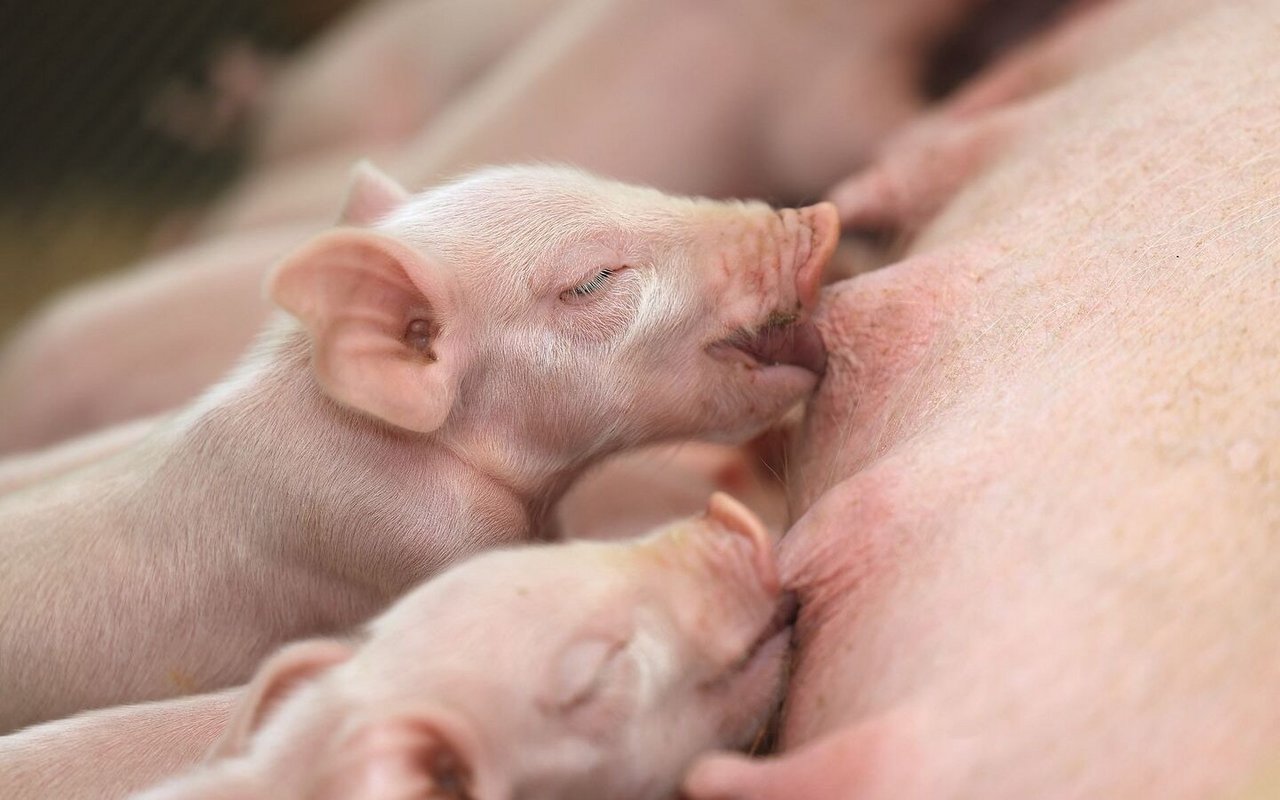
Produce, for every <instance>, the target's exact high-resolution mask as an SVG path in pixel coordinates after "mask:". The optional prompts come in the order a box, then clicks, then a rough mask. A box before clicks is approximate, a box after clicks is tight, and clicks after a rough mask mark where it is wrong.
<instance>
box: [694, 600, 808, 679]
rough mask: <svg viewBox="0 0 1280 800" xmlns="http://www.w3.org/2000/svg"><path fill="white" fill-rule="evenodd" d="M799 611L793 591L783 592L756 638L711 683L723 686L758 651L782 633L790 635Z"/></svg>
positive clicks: (746, 664)
mask: <svg viewBox="0 0 1280 800" xmlns="http://www.w3.org/2000/svg"><path fill="white" fill-rule="evenodd" d="M799 612H800V604H799V603H798V602H797V601H796V596H795V593H794V592H784V593H783V594H782V596H781V597H780V598H779V599H778V603H777V605H776V606H775V607H774V610H773V615H772V616H771V617H769V619H768V621H767V622H765V624H764V626H763V627H761V629H760V632H759V633H758V634H756V638H755V639H753V640H752V641H751V644H750V645H749V646H748V647H747V649H746V650H745V651H743V653H742V655H741V656H739V657H738V658H737V659H735V660H734V662H733V663H732V664H730V665H729V666H728V667H727V668H726V669H725V670H724V672H722V673H720V674H719V675H717V676H716V677H715V679H714V680H713V681H711V683H712V684H714V685H717V686H723V685H725V684H727V683H729V682H730V681H732V680H733V679H734V678H735V677H737V676H738V675H740V674H742V673H744V672H746V671H747V669H748V668H749V667H750V666H751V665H752V663H754V662H755V660H756V658H757V656H759V655H760V652H761V651H762V650H764V649H765V647H766V646H767V645H769V644H770V643H771V642H772V641H773V640H774V639H776V638H778V637H779V636H783V635H790V630H791V626H792V625H794V624H795V622H796V616H797V615H798V614H799Z"/></svg>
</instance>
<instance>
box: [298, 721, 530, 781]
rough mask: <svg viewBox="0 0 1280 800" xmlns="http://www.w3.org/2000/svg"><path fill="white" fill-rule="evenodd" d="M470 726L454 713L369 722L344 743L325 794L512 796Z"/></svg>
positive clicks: (332, 768) (328, 774)
mask: <svg viewBox="0 0 1280 800" xmlns="http://www.w3.org/2000/svg"><path fill="white" fill-rule="evenodd" d="M491 762H492V759H489V758H486V756H485V754H484V752H483V751H482V749H481V748H480V745H479V743H478V741H477V740H476V739H475V738H474V737H473V736H472V734H471V729H470V726H468V725H466V724H465V723H463V722H462V721H461V720H459V719H455V718H453V717H452V716H451V715H435V714H431V715H427V716H404V717H397V718H392V719H384V720H380V721H377V722H373V723H370V724H368V725H366V726H364V727H362V728H361V729H360V730H358V731H357V732H356V733H355V734H354V735H353V736H352V737H351V738H350V739H349V740H347V741H346V742H345V743H343V744H342V745H341V747H340V751H339V753H338V754H337V755H336V757H335V758H334V760H333V766H332V767H331V768H330V770H329V771H328V772H327V774H326V776H325V779H324V780H323V781H322V783H323V787H322V796H323V797H324V798H326V800H327V798H330V797H333V798H335V800H336V798H338V797H342V798H344V800H400V798H423V800H427V798H431V799H432V800H510V796H511V792H510V790H509V787H508V786H507V784H506V782H505V780H503V779H502V778H500V777H499V775H498V774H497V772H496V771H495V770H494V769H493V768H494V766H495V765H494V764H493V763H491Z"/></svg>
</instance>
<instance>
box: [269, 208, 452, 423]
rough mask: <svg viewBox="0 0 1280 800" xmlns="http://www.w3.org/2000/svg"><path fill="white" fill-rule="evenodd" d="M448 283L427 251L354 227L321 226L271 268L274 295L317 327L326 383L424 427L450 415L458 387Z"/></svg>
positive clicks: (328, 388) (319, 373) (352, 403)
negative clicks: (323, 228)
mask: <svg viewBox="0 0 1280 800" xmlns="http://www.w3.org/2000/svg"><path fill="white" fill-rule="evenodd" d="M450 286H451V283H450V281H449V275H448V274H447V272H445V271H444V270H443V269H441V268H440V267H439V265H438V264H437V263H436V262H435V261H434V260H432V259H431V258H429V257H428V256H426V255H425V254H423V253H421V252H420V251H418V250H416V249H415V248H413V247H410V246H409V245H408V244H406V243H404V242H401V241H400V240H398V239H395V238H393V237H391V236H386V235H384V234H381V233H377V232H374V231H368V230H359V229H354V228H338V229H335V230H332V231H329V232H328V233H325V234H321V235H320V236H318V237H316V238H315V239H313V240H312V241H311V242H309V243H308V244H306V245H304V246H303V247H302V249H301V250H299V251H297V252H295V253H294V254H293V255H291V256H289V257H288V258H286V259H285V260H284V261H283V262H282V263H281V264H279V265H278V266H277V267H276V268H275V269H274V270H273V271H272V273H271V274H270V275H269V276H268V277H267V292H268V294H270V296H271V299H272V300H273V301H274V302H275V303H276V304H277V305H279V306H280V307H281V308H283V309H284V310H285V311H288V312H289V313H290V314H292V315H293V316H295V317H297V318H298V319H299V320H300V321H301V322H302V324H303V326H304V327H306V329H307V331H308V332H309V333H310V334H311V341H312V346H313V358H312V363H313V365H314V368H315V374H316V379H317V380H318V381H319V383H320V385H321V387H323V388H324V390H325V392H326V393H328V395H329V396H330V397H332V398H333V399H334V400H336V401H338V402H339V403H341V404H343V405H345V406H347V407H349V408H352V409H355V410H357V411H360V412H363V413H365V414H368V415H370V416H372V417H375V418H377V419H380V420H382V421H384V422H387V423H389V424H391V425H394V426H397V427H400V428H404V429H407V430H411V431H416V432H419V433H430V432H432V431H434V430H436V429H438V428H439V427H440V426H441V425H442V424H444V421H445V419H446V418H447V417H448V416H449V412H450V410H451V409H452V408H453V401H454V396H455V394H456V391H457V384H458V375H459V371H460V369H461V365H460V364H459V361H460V355H459V352H458V347H457V346H456V342H457V338H458V337H457V336H456V328H457V326H458V325H459V320H458V319H457V318H456V317H455V316H454V315H453V313H452V312H453V301H452V295H451V292H450V288H449V287H450ZM451 335H452V338H451Z"/></svg>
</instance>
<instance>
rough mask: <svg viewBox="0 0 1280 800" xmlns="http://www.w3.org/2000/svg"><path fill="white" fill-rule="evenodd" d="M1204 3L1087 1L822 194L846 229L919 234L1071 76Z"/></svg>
mask: <svg viewBox="0 0 1280 800" xmlns="http://www.w3.org/2000/svg"><path fill="white" fill-rule="evenodd" d="M1200 5H1201V3H1200V0H1176V1H1174V0H1171V2H1168V3H1165V4H1163V5H1160V6H1158V7H1152V6H1150V5H1149V4H1143V3H1132V2H1127V3H1126V2H1111V0H1106V2H1087V3H1084V4H1083V6H1084V7H1083V8H1081V9H1080V10H1079V11H1078V13H1076V14H1074V15H1072V16H1070V17H1068V18H1067V19H1066V20H1065V21H1063V22H1062V23H1060V24H1058V25H1056V26H1054V27H1053V28H1051V29H1050V30H1048V31H1046V32H1045V33H1043V34H1041V35H1040V36H1038V37H1037V38H1036V39H1035V40H1033V41H1031V42H1029V43H1027V44H1024V45H1023V46H1021V47H1020V48H1018V49H1017V50H1016V51H1015V52H1013V53H1012V54H1010V55H1009V56H1007V57H1005V58H1004V59H1003V60H1001V61H1000V62H998V63H997V64H996V65H994V66H993V67H992V68H991V69H989V70H988V71H987V72H986V73H985V74H984V75H982V76H979V77H978V78H977V79H976V80H975V81H974V82H973V83H972V84H971V85H970V86H968V87H965V88H964V89H962V90H961V91H960V92H958V93H957V95H956V96H955V97H954V98H952V99H951V100H950V101H949V102H947V103H945V104H943V105H942V106H940V107H939V108H938V109H937V110H935V111H933V112H932V113H930V114H928V115H925V116H923V117H921V118H919V119H918V120H916V121H913V122H912V123H911V124H909V125H907V126H906V127H905V128H904V129H903V130H902V131H901V132H899V133H897V134H895V135H894V136H893V137H892V138H891V139H889V140H888V141H887V142H886V143H885V144H884V145H883V146H882V147H881V148H880V154H879V156H878V157H877V158H876V160H875V161H874V163H873V164H872V165H871V166H870V167H868V168H867V169H866V170H863V171H862V172H860V173H858V174H857V175H854V176H853V177H851V178H849V179H847V180H845V181H843V182H842V183H840V184H839V185H837V186H836V187H835V188H834V189H833V190H831V192H830V193H829V196H830V198H831V200H832V201H833V202H835V204H836V206H837V207H839V209H840V220H841V222H842V223H843V224H844V225H846V226H848V227H850V228H852V229H855V230H856V229H870V230H877V231H894V232H896V233H898V234H899V235H901V236H904V237H907V238H908V239H909V237H911V236H913V235H914V234H916V233H918V232H919V231H920V230H921V229H922V228H924V227H925V226H926V225H927V224H928V223H929V222H930V221H931V220H932V218H933V216H934V215H935V214H936V213H937V212H938V211H939V210H940V209H941V208H943V207H945V206H946V205H947V203H948V202H949V201H950V200H951V198H952V197H953V196H954V195H955V193H956V192H958V191H959V190H960V189H962V188H963V187H964V186H965V185H966V184H967V183H968V182H969V180H970V179H971V178H972V177H973V176H975V175H977V174H980V173H981V172H983V171H986V170H988V169H989V168H990V167H991V166H992V165H993V163H994V162H995V161H996V160H997V159H998V158H1000V157H1002V156H1006V155H1008V153H1009V150H1010V148H1011V146H1012V145H1013V143H1015V142H1017V141H1019V140H1026V139H1032V138H1034V137H1036V136H1037V131H1034V130H1027V128H1028V126H1030V125H1034V123H1035V121H1037V120H1044V119H1046V118H1047V117H1046V115H1044V114H1042V113H1041V112H1040V106H1042V105H1045V104H1047V103H1051V102H1053V95H1052V93H1051V90H1052V89H1054V88H1055V87H1057V86H1059V85H1061V84H1062V83H1063V82H1064V81H1067V80H1069V79H1070V78H1071V77H1072V76H1073V75H1078V74H1082V73H1085V72H1088V71H1092V70H1095V69H1099V68H1102V67H1104V66H1106V65H1107V64H1108V63H1111V62H1113V61H1115V60H1117V59H1120V58H1122V57H1123V56H1124V55H1125V54H1128V53H1130V52H1132V51H1133V50H1134V49H1135V48H1137V47H1138V46H1140V45H1142V44H1143V43H1144V42H1146V41H1148V40H1149V39H1151V38H1153V37H1156V36H1158V35H1159V34H1160V32H1162V31H1165V30H1167V29H1169V28H1170V27H1173V26H1174V25H1176V24H1177V23H1178V22H1180V21H1181V20H1183V19H1185V18H1186V17H1187V16H1188V14H1189V13H1190V12H1192V11H1193V10H1195V9H1196V8H1198V7H1199V6H1200Z"/></svg>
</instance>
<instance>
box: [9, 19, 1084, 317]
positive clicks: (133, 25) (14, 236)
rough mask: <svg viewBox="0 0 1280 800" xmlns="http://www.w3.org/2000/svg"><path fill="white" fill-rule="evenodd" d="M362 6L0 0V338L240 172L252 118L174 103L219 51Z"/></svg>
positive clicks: (119, 261)
mask: <svg viewBox="0 0 1280 800" xmlns="http://www.w3.org/2000/svg"><path fill="white" fill-rule="evenodd" d="M429 1H430V0H423V2H429ZM787 1H788V0H779V2H787ZM851 1H852V0H851ZM357 2H359V0H203V2H195V1H194V0H115V1H114V2H113V1H112V0H44V2H33V1H32V0H27V2H20V1H18V0H0V58H3V62H4V66H3V69H0V285H2V286H3V291H0V337H3V336H4V334H5V333H6V332H8V331H9V330H10V329H11V328H12V326H13V325H14V324H15V323H16V322H18V321H19V320H20V319H22V318H23V317H24V316H25V315H26V314H29V313H30V312H31V311H32V310H33V309H34V308H36V307H37V306H38V305H39V304H40V302H42V301H43V300H44V299H46V298H47V297H48V296H50V295H51V294H53V293H54V292H56V291H58V290H60V289H63V288H65V287H67V286H70V285H72V284H74V283H76V282H79V281H83V280H84V279H85V278H86V277H92V276H95V275H100V274H102V273H104V272H108V271H111V270H113V269H119V268H122V267H127V266H129V265H130V264H131V263H133V262H135V261H137V260H138V259H139V258H140V257H142V256H145V255H147V254H148V253H155V252H159V251H160V250H162V249H163V248H164V246H165V245H166V244H167V243H172V242H174V241H175V240H176V237H179V236H180V235H181V232H182V230H183V226H184V225H185V224H188V223H190V222H191V221H192V220H194V219H196V218H197V212H198V211H199V209H200V208H201V207H202V206H203V205H205V204H206V203H207V202H208V201H209V200H210V199H212V198H213V197H214V196H216V195H217V194H218V192H219V191H220V190H221V189H223V188H224V187H226V186H227V185H228V184H229V183H230V182H231V181H232V180H233V179H234V177H235V176H236V174H237V172H238V171H239V170H241V169H243V168H244V166H245V163H246V158H245V155H246V154H245V142H246V140H247V136H246V134H247V127H246V125H247V119H248V118H247V117H241V118H237V119H231V120H226V119H223V120H218V119H201V118H200V117H199V116H198V115H197V116H195V117H194V118H191V117H190V115H188V118H186V119H185V122H183V123H182V124H175V122H174V119H175V117H177V116H181V115H177V114H175V113H174V111H173V109H174V107H175V106H178V107H183V106H184V105H185V106H186V107H195V108H199V107H202V106H208V105H210V104H209V103H208V100H209V98H210V97H211V96H213V95H214V92H213V91H212V88H211V73H212V71H213V70H214V69H215V65H216V64H217V63H219V60H220V59H221V58H223V57H224V56H225V55H226V54H227V53H228V52H230V51H231V50H232V49H234V48H242V50H247V51H249V52H252V53H254V54H256V55H257V56H261V57H263V58H265V59H267V60H270V59H271V58H283V57H287V55H288V54H289V53H291V52H293V51H295V50H297V49H298V48H300V47H302V46H304V45H305V44H306V43H307V42H308V41H309V40H311V39H312V38H313V37H314V36H315V35H316V34H317V33H318V32H320V31H321V30H322V29H324V27H325V26H327V25H329V24H331V23H332V22H333V21H334V20H335V19H337V18H339V17H340V16H341V15H342V13H343V12H344V11H347V10H348V9H350V8H351V7H352V6H354V5H355V4H356V3H357ZM884 2H892V0H884ZM1064 2H1067V0H985V4H984V5H982V6H981V7H980V9H979V11H978V12H977V13H976V14H975V15H974V17H973V18H972V19H971V20H970V21H969V23H968V24H967V25H966V26H965V28H964V29H963V30H961V31H958V32H957V33H956V34H955V35H954V36H953V37H952V38H951V39H949V40H948V41H946V42H942V43H939V46H938V50H937V54H936V58H935V62H934V68H933V69H932V70H931V71H930V74H929V76H928V78H927V87H926V88H927V89H928V91H929V93H930V94H932V95H933V96H942V95H944V94H945V93H946V92H947V91H948V90H949V89H950V88H952V87H953V86H954V85H956V84H957V83H958V82H959V81H961V80H962V79H963V78H964V77H966V76H967V75H970V74H972V72H973V71H974V70H976V69H977V68H978V67H979V66H980V65H981V64H982V63H984V62H985V61H987V60H988V59H989V58H990V57H991V55H992V53H993V52H995V51H997V50H998V49H999V48H1000V47H1001V45H1003V44H1005V43H1007V42H1008V41H1011V40H1015V39H1016V38H1018V37H1019V35H1021V34H1022V33H1024V32H1025V31H1026V30H1029V29H1032V28H1034V27H1036V26H1038V25H1039V24H1041V23H1042V22H1043V21H1044V20H1045V19H1046V18H1048V17H1049V16H1050V15H1051V14H1052V13H1053V12H1054V11H1055V10H1056V9H1058V8H1059V7H1060V6H1062V5H1063V4H1064ZM1076 2H1079V0H1076ZM166 109H168V110H167V111H166Z"/></svg>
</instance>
